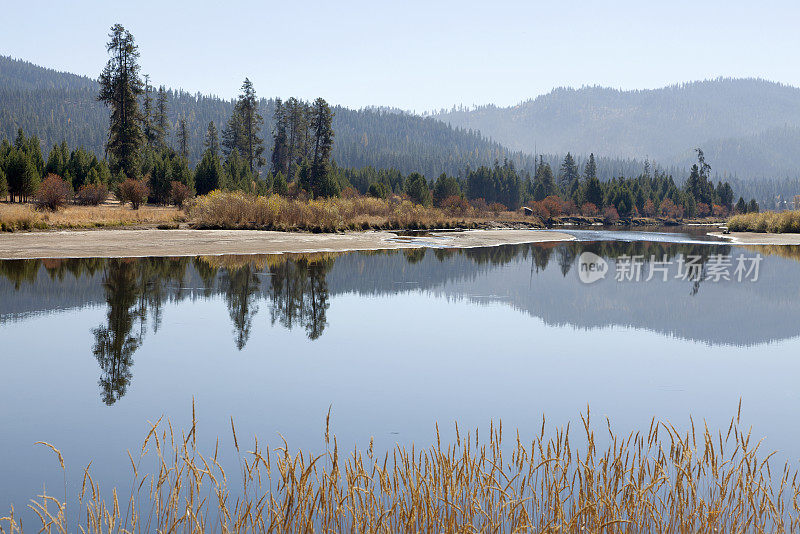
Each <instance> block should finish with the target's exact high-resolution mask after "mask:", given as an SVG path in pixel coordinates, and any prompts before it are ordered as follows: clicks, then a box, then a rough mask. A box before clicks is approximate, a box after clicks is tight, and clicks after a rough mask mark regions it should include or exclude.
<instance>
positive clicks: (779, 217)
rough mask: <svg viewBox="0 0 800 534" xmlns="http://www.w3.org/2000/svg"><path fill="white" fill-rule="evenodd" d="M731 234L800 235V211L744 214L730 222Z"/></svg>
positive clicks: (735, 216)
mask: <svg viewBox="0 0 800 534" xmlns="http://www.w3.org/2000/svg"><path fill="white" fill-rule="evenodd" d="M728 229H729V230H730V231H731V232H760V233H764V232H769V233H772V234H787V233H800V211H781V212H774V211H765V212H762V213H743V214H740V215H734V216H733V217H731V218H730V219H729V220H728Z"/></svg>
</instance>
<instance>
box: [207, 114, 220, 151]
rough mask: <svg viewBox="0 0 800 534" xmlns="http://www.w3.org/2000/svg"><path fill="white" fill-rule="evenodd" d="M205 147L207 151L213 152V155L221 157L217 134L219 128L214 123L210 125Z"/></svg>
mask: <svg viewBox="0 0 800 534" xmlns="http://www.w3.org/2000/svg"><path fill="white" fill-rule="evenodd" d="M204 146H205V148H206V150H208V151H210V152H211V155H213V156H215V157H219V135H218V134H217V126H216V125H215V124H214V121H211V122H209V123H208V128H207V129H206V140H205V143H204Z"/></svg>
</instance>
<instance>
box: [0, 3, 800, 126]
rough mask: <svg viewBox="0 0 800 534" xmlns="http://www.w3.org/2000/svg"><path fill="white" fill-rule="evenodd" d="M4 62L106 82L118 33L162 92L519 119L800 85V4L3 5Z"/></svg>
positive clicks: (1, 48) (0, 23) (0, 48)
mask: <svg viewBox="0 0 800 534" xmlns="http://www.w3.org/2000/svg"><path fill="white" fill-rule="evenodd" d="M0 17H1V18H0V54H3V55H11V56H14V57H18V58H22V59H26V60H29V61H32V62H34V63H37V64H41V65H44V66H48V67H53V68H57V69H59V70H67V71H71V72H76V73H80V74H86V75H90V76H93V77H96V76H97V75H98V74H99V73H100V70H101V69H102V67H103V64H104V63H105V61H106V59H107V56H106V53H105V48H104V44H105V42H106V40H107V37H106V35H107V33H108V29H109V27H110V26H111V25H112V24H113V23H115V22H120V23H122V24H123V25H124V26H125V27H126V28H128V29H129V30H131V32H132V33H133V34H134V36H135V37H136V40H137V42H138V44H139V47H140V50H141V55H142V57H141V64H142V68H143V72H145V73H149V74H150V75H151V79H152V81H153V83H155V84H161V83H163V84H166V85H168V86H171V87H176V88H177V87H182V88H184V89H186V90H188V91H190V92H195V91H200V92H203V93H213V94H217V95H219V96H222V97H232V96H234V95H235V94H236V93H237V92H238V89H239V86H240V85H241V81H242V79H243V78H244V77H245V76H249V77H250V79H251V80H253V82H254V84H255V87H256V90H257V91H258V93H259V94H260V95H263V96H281V97H287V96H290V95H296V96H300V97H302V98H312V97H316V96H323V97H324V98H326V99H328V100H329V101H331V102H333V103H336V104H344V105H347V106H350V107H361V106H365V105H387V106H395V107H400V108H403V109H408V110H415V111H417V112H422V111H425V110H431V109H438V108H440V107H450V106H452V105H453V104H465V105H473V104H485V103H496V104H499V105H510V104H515V103H517V102H520V101H522V100H526V99H528V98H531V97H535V96H537V95H539V94H542V93H546V92H547V91H549V90H550V89H552V88H553V87H557V86H562V85H567V86H575V87H579V86H581V85H595V84H597V85H604V86H610V87H617V88H624V89H634V88H652V87H660V86H663V85H668V84H672V83H676V82H682V81H690V80H696V79H703V78H711V77H716V76H735V77H743V76H758V77H763V78H767V79H770V80H775V81H780V82H784V83H788V84H792V85H800V57H798V56H799V55H800V3H798V2H797V1H783V0H781V1H778V0H774V1H768V0H767V1H761V2H758V3H756V2H752V1H748V2H744V1H740V0H729V1H727V2H725V1H716V0H713V1H711V0H708V1H703V0H697V1H694V2H692V1H684V0H673V1H664V2H661V1H659V2H654V1H647V0H639V1H631V0H619V1H607V2H589V1H584V2H578V1H558V2H556V1H551V2H540V1H530V2H522V1H520V2H515V1H500V0H498V1H493V2H469V1H461V2H436V1H432V0H431V1H416V0H414V1H406V2H375V1H373V2H366V1H347V0H343V1H333V0H332V1H328V2H310V1H308V2H302V1H291V0H286V1H282V2H239V1H235V0H231V1H223V2H220V1H215V2H206V1H193V2H167V1H164V0H162V1H159V2H156V1H151V0H140V1H135V2H128V3H126V4H125V5H124V6H123V5H119V4H118V3H117V2H101V1H94V0H75V1H70V2H45V1H40V0H34V1H28V2H3V5H2V7H1V8H0Z"/></svg>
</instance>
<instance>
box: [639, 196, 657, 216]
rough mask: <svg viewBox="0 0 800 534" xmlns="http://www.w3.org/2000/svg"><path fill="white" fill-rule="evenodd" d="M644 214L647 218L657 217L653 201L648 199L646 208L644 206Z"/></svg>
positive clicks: (645, 204)
mask: <svg viewBox="0 0 800 534" xmlns="http://www.w3.org/2000/svg"><path fill="white" fill-rule="evenodd" d="M642 213H643V214H644V215H645V217H652V216H653V215H655V214H656V205H655V203H654V202H653V201H652V200H650V199H647V202H645V203H644V206H642Z"/></svg>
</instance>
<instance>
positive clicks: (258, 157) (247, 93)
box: [237, 78, 266, 172]
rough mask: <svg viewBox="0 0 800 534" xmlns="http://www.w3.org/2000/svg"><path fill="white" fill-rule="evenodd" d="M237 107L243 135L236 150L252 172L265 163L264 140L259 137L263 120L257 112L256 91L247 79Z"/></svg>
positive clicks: (243, 84)
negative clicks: (238, 150)
mask: <svg viewBox="0 0 800 534" xmlns="http://www.w3.org/2000/svg"><path fill="white" fill-rule="evenodd" d="M237 107H238V108H239V115H240V117H241V125H242V135H243V139H242V143H241V146H239V147H238V148H239V149H240V151H241V152H242V155H243V156H244V157H245V159H246V160H247V163H248V166H249V167H250V172H254V171H256V170H257V169H258V168H259V167H261V166H262V165H264V163H266V161H265V160H264V156H263V155H262V154H263V152H264V139H263V138H262V137H260V135H259V133H260V131H261V123H262V122H264V119H263V118H262V117H261V114H260V113H259V112H258V98H256V91H255V89H254V88H253V83H252V82H251V81H250V80H249V79H248V78H245V79H244V83H242V93H241V94H240V95H239V102H238V103H237Z"/></svg>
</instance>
